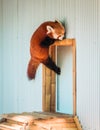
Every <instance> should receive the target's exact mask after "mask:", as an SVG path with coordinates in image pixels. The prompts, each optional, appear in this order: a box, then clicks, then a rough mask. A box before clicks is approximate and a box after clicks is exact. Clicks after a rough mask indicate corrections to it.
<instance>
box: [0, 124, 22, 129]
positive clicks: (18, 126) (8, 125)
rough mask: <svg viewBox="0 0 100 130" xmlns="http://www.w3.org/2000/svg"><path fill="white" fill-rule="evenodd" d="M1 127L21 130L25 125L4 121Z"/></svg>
mask: <svg viewBox="0 0 100 130" xmlns="http://www.w3.org/2000/svg"><path fill="white" fill-rule="evenodd" d="M0 127H1V128H5V129H9V130H19V129H21V128H23V126H20V125H17V124H10V123H6V122H5V123H2V124H0Z"/></svg>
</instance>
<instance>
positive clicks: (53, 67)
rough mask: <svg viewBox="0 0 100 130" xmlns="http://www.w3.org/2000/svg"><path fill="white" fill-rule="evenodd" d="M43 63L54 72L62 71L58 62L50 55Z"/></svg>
mask: <svg viewBox="0 0 100 130" xmlns="http://www.w3.org/2000/svg"><path fill="white" fill-rule="evenodd" d="M43 64H44V65H45V66H46V67H48V68H49V69H51V70H53V71H54V72H56V73H57V74H60V73H61V70H60V68H59V67H58V66H56V64H55V63H54V61H52V59H51V58H50V57H48V59H47V60H46V61H45V62H43Z"/></svg>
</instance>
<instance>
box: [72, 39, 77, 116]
mask: <svg viewBox="0 0 100 130" xmlns="http://www.w3.org/2000/svg"><path fill="white" fill-rule="evenodd" d="M72 53H73V115H74V116H75V115H76V42H75V39H73V41H72Z"/></svg>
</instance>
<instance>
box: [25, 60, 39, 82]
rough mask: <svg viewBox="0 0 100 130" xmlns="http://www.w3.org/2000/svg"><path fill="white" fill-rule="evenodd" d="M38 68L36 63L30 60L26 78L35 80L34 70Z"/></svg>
mask: <svg viewBox="0 0 100 130" xmlns="http://www.w3.org/2000/svg"><path fill="white" fill-rule="evenodd" d="M38 66H39V62H38V61H35V60H32V59H31V60H30V61H29V64H28V69H27V76H28V78H29V79H30V80H31V79H35V75H36V70H37V68H38Z"/></svg>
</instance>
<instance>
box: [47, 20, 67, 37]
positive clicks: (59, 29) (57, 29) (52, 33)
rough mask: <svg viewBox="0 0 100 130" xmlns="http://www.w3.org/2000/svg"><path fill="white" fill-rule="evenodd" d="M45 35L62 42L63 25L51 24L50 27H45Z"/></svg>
mask: <svg viewBox="0 0 100 130" xmlns="http://www.w3.org/2000/svg"><path fill="white" fill-rule="evenodd" d="M46 27H47V35H48V36H49V37H51V38H53V39H58V40H62V39H63V37H64V33H65V29H64V27H63V25H62V24H61V23H60V22H58V21H55V22H52V23H50V25H47V26H46Z"/></svg>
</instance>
